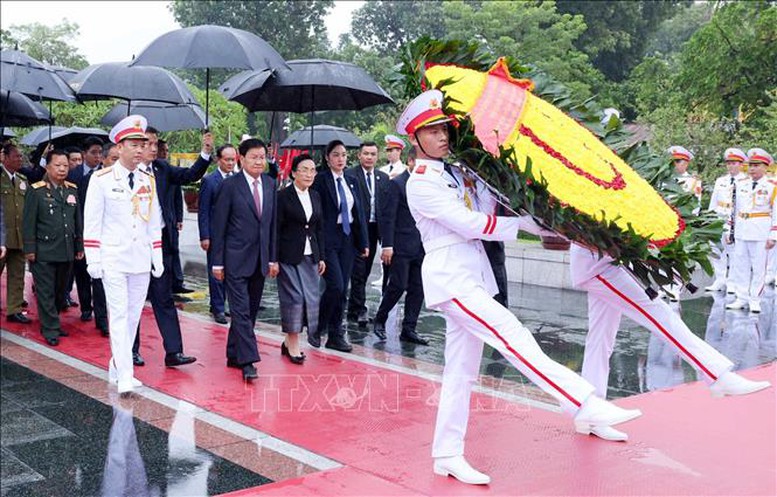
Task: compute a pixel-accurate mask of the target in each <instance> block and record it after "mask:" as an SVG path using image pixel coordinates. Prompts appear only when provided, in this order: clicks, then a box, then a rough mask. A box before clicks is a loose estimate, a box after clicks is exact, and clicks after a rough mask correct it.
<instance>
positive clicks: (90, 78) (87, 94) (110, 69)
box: [70, 62, 197, 104]
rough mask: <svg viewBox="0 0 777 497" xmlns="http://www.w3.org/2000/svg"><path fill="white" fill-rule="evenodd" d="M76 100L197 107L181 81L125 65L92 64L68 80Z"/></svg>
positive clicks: (163, 72) (168, 74)
mask: <svg viewBox="0 0 777 497" xmlns="http://www.w3.org/2000/svg"><path fill="white" fill-rule="evenodd" d="M70 87H71V88H72V89H73V90H75V92H76V95H77V96H78V98H79V100H105V99H109V98H120V99H122V100H129V101H132V100H151V101H155V102H167V103H171V104H190V103H197V101H196V100H195V99H194V95H192V93H191V92H190V91H189V88H187V87H186V83H184V82H183V81H182V80H181V78H179V77H178V76H176V75H175V74H173V73H171V72H170V71H168V70H166V69H162V68H161V67H152V66H144V67H132V66H129V65H128V63H127V62H107V63H104V64H94V65H91V66H89V67H87V68H86V69H84V70H83V71H81V72H79V73H78V74H76V75H75V76H73V78H72V79H71V80H70Z"/></svg>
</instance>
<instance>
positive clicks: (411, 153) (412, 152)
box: [407, 145, 418, 160]
mask: <svg viewBox="0 0 777 497" xmlns="http://www.w3.org/2000/svg"><path fill="white" fill-rule="evenodd" d="M417 157H418V152H417V151H416V149H415V147H414V146H412V145H411V146H410V148H409V149H407V160H416V158H417Z"/></svg>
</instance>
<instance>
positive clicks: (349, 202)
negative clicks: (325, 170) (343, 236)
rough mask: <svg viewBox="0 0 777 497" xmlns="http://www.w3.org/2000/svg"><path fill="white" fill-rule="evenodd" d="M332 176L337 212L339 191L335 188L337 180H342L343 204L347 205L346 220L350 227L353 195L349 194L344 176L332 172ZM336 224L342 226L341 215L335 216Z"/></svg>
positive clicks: (349, 190)
mask: <svg viewBox="0 0 777 497" xmlns="http://www.w3.org/2000/svg"><path fill="white" fill-rule="evenodd" d="M332 176H333V177H334V179H335V195H336V196H337V209H338V212H339V210H340V190H339V189H338V188H337V178H342V179H343V180H342V181H341V183H342V184H343V191H345V202H346V204H347V205H348V219H349V222H350V224H351V225H353V194H352V193H351V189H350V188H349V187H348V184H347V183H346V181H347V180H346V179H345V175H343V174H342V173H341V174H340V175H337V174H335V172H334V171H332ZM337 224H343V216H342V214H338V215H337Z"/></svg>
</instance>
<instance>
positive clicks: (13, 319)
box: [8, 312, 32, 324]
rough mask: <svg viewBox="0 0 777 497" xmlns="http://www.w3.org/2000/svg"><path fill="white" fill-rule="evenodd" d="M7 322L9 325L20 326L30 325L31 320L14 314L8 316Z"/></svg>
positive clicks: (22, 315)
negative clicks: (15, 324)
mask: <svg viewBox="0 0 777 497" xmlns="http://www.w3.org/2000/svg"><path fill="white" fill-rule="evenodd" d="M8 322H10V323H21V324H30V323H32V319H30V318H28V317H27V316H25V315H24V314H22V313H21V312H17V313H16V314H9V315H8Z"/></svg>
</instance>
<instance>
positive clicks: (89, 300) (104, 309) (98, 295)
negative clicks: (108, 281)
mask: <svg viewBox="0 0 777 497" xmlns="http://www.w3.org/2000/svg"><path fill="white" fill-rule="evenodd" d="M73 275H74V276H75V280H76V288H77V289H78V304H79V306H80V307H81V312H92V311H94V319H95V322H96V323H98V324H100V323H105V324H106V326H107V324H108V306H107V304H106V303H105V290H104V289H103V281H102V280H93V279H92V277H91V276H89V273H88V272H87V271H86V258H83V259H81V260H76V261H75V262H74V263H73Z"/></svg>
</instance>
